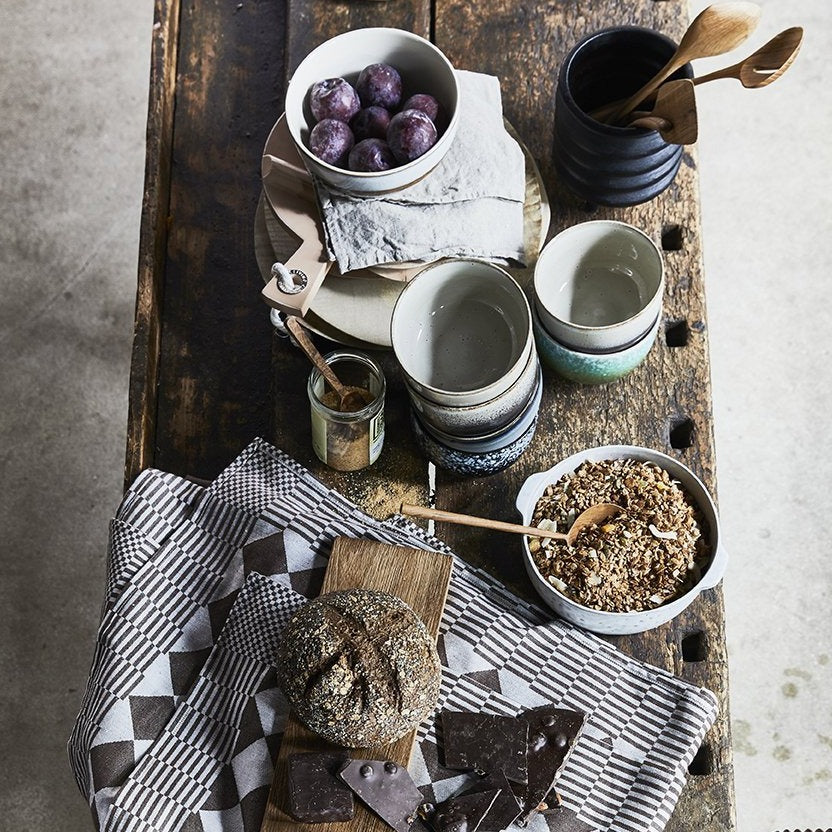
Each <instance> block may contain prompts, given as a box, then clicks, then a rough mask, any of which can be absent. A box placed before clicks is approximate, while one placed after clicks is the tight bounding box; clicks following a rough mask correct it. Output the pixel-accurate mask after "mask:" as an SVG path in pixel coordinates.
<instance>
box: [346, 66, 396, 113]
mask: <svg viewBox="0 0 832 832" xmlns="http://www.w3.org/2000/svg"><path fill="white" fill-rule="evenodd" d="M355 89H356V91H357V92H358V97H359V98H360V99H361V104H362V106H364V107H372V106H374V105H375V106H377V107H384V108H385V109H387V110H395V109H396V108H397V107H398V106H399V102H400V101H401V100H402V77H401V75H399V73H398V70H396V69H395V67H392V66H390V64H370V65H369V66H365V67H364V69H362V70H361V72H360V73H359V75H358V80H357V81H356V82H355Z"/></svg>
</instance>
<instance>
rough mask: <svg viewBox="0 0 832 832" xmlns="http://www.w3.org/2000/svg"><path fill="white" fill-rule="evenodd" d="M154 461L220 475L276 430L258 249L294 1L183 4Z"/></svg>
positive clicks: (178, 469)
mask: <svg viewBox="0 0 832 832" xmlns="http://www.w3.org/2000/svg"><path fill="white" fill-rule="evenodd" d="M180 18H181V19H180V23H179V50H178V52H179V54H178V62H177V86H176V124H175V130H174V132H173V168H172V173H171V187H170V208H169V213H168V215H167V223H168V247H167V263H166V267H165V268H166V270H165V282H164V305H163V308H162V315H161V330H162V337H161V350H160V371H159V401H158V415H157V427H156V436H155V449H154V454H153V463H154V464H155V465H157V466H159V467H162V468H165V469H166V470H170V471H174V472H177V473H188V474H193V475H196V476H200V477H205V478H210V477H212V476H214V475H215V474H217V473H218V472H219V471H220V470H221V469H222V467H223V466H224V465H226V464H227V463H228V462H229V461H230V460H231V459H233V457H234V456H235V455H236V454H237V453H239V451H240V449H241V448H242V447H243V446H244V445H245V444H246V443H247V442H248V441H249V440H251V439H252V438H253V437H254V436H257V435H262V436H269V435H270V432H271V431H270V425H271V412H272V407H271V383H272V372H271V337H272V336H271V327H270V325H269V322H268V315H267V313H266V311H265V309H264V308H263V306H262V303H261V301H260V299H259V292H260V287H261V279H260V274H259V271H258V269H257V265H256V261H255V259H254V253H253V251H252V244H251V240H252V229H253V224H254V210H255V207H256V205H257V199H258V196H259V190H260V181H259V175H258V171H259V159H260V154H261V152H262V148H263V143H264V141H265V138H266V136H267V134H268V131H269V129H270V128H271V126H272V124H273V123H274V120H275V119H276V117H277V114H278V113H279V112H280V105H281V102H282V96H283V77H284V62H283V48H282V43H283V39H284V37H285V19H284V4H283V3H281V2H278V0H265V1H264V2H260V3H244V4H234V3H226V2H222V0H210V1H209V2H205V3H200V4H198V5H197V6H194V5H187V6H183V8H182V11H181V16H180Z"/></svg>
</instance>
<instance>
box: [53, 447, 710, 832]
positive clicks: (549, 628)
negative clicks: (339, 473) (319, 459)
mask: <svg viewBox="0 0 832 832" xmlns="http://www.w3.org/2000/svg"><path fill="white" fill-rule="evenodd" d="M339 535H346V536H350V537H366V538H368V539H373V540H378V541H381V542H386V543H393V544H401V545H408V546H415V547H421V548H433V549H438V550H441V551H445V552H448V549H447V547H446V546H445V545H444V544H442V543H441V542H440V541H438V540H436V539H433V538H430V537H428V536H427V535H426V533H425V532H424V531H423V530H421V529H419V528H418V527H416V526H414V525H413V524H411V523H410V522H409V521H407V520H405V519H404V518H402V517H394V518H391V519H390V520H388V521H385V522H379V521H377V520H375V519H373V518H371V517H369V516H368V515H366V514H364V513H363V512H362V511H360V510H359V509H358V508H357V507H356V506H354V505H353V504H352V503H350V502H349V501H348V500H346V499H345V498H344V497H343V496H342V495H340V494H338V493H337V492H334V491H330V490H329V489H327V488H326V487H325V486H323V485H322V484H321V483H320V482H318V481H317V480H315V479H314V477H312V476H311V474H309V473H308V472H307V471H306V470H305V469H303V468H302V466H300V465H298V464H297V463H296V462H294V461H293V460H291V459H289V458H288V457H287V456H286V455H285V454H283V453H282V452H280V451H278V450H277V449H275V448H273V447H272V446H270V445H268V443H266V442H264V441H263V440H255V442H253V443H252V444H251V445H250V446H249V447H248V448H247V449H246V450H245V451H244V452H243V453H242V454H241V455H240V456H239V457H238V458H237V460H235V461H234V463H232V465H231V466H229V468H227V469H226V470H225V471H224V472H223V473H222V474H221V475H220V477H218V478H217V480H216V481H215V482H214V483H213V484H212V485H211V486H210V487H208V488H202V487H200V486H197V485H195V484H194V483H192V482H189V481H186V480H183V479H180V478H177V477H174V476H173V475H170V474H165V473H162V472H158V471H145V472H143V473H142V474H141V475H140V476H139V477H138V478H137V480H136V482H135V483H134V484H133V486H132V487H131V488H130V490H129V491H128V492H127V494H126V495H125V498H124V500H123V501H122V504H121V506H120V507H119V511H118V512H117V515H116V518H115V520H114V521H113V526H112V531H111V535H110V540H109V552H108V567H109V568H108V580H107V588H106V602H105V607H104V612H103V614H102V621H101V626H100V629H99V636H98V640H97V643H96V647H95V652H94V656H93V663H92V670H91V673H90V680H89V683H88V686H87V690H86V692H85V695H84V699H83V703H82V707H81V711H80V713H79V716H78V720H77V722H76V725H75V728H74V730H73V734H72V736H71V738H70V743H69V752H70V761H71V764H72V768H73V771H74V773H75V776H76V780H77V782H78V785H79V788H80V789H81V791H82V793H83V794H84V795H85V796H86V797H87V799H88V800H89V802H90V805H91V807H92V809H93V816H94V817H95V818H96V820H97V822H98V824H99V827H100V828H102V829H107V830H109V831H110V832H119V830H128V829H129V830H137V831H138V830H142V832H145V830H147V831H148V832H149V830H160V832H162V830H164V832H176V830H180V829H182V830H189V832H198V830H202V832H209V831H210V830H223V832H231V831H232V830H233V831H234V832H237V830H239V832H248V830H257V829H259V826H260V823H261V820H262V815H263V811H264V808H265V801H266V797H267V795H268V789H269V785H270V783H271V775H272V768H273V761H274V759H275V757H276V754H277V751H278V749H279V744H280V738H281V735H282V730H283V726H284V725H285V721H286V718H287V706H286V703H285V700H284V699H283V696H282V694H281V693H280V691H279V689H278V687H277V680H276V677H275V674H274V671H273V669H272V668H271V661H272V659H273V656H274V653H275V649H276V646H277V644H278V643H279V639H280V633H281V631H282V629H283V626H284V625H285V622H286V621H287V620H288V618H289V617H290V616H291V615H292V613H293V612H294V611H295V610H296V609H298V608H299V607H300V606H301V605H302V604H303V603H305V601H306V600H307V599H308V598H310V597H314V595H317V594H318V592H319V591H320V586H321V583H322V581H323V575H324V572H325V569H326V562H327V555H328V553H329V550H330V547H331V544H332V541H333V540H334V538H335V537H337V536H339ZM437 646H438V649H439V653H440V657H441V659H442V664H443V677H442V686H441V691H440V702H439V706H438V708H437V713H438V712H439V711H440V710H441V709H443V708H448V709H451V710H468V711H483V712H486V713H494V714H505V715H512V714H516V713H518V712H519V711H521V710H523V709H525V708H528V707H534V706H537V705H542V704H555V705H558V706H561V707H567V708H574V709H578V710H582V711H584V712H586V713H587V714H588V720H587V724H586V728H585V730H584V732H583V734H582V735H581V737H580V739H579V741H578V742H577V743H576V745H575V748H574V750H573V752H572V754H571V755H570V757H569V758H568V761H567V764H566V766H565V767H564V769H563V772H562V774H561V776H560V778H559V781H558V792H559V794H560V795H561V798H562V800H563V802H564V804H565V805H566V806H568V807H569V808H571V809H573V810H574V811H576V812H577V813H578V817H579V818H580V819H581V820H583V821H585V822H586V823H588V824H590V825H593V826H595V827H597V828H598V829H601V830H615V831H616V832H625V831H626V832H636V831H638V832H644V831H645V830H649V832H659V830H661V829H663V828H664V826H665V824H666V823H667V820H668V819H669V817H670V814H671V812H672V810H673V807H674V806H675V804H676V801H677V800H678V797H679V794H680V793H681V790H682V788H683V786H684V783H685V777H686V771H687V766H688V764H689V763H690V761H691V760H692V759H693V756H694V754H695V753H696V751H697V749H698V747H699V745H700V744H701V741H702V739H703V738H704V735H705V733H706V731H707V730H708V728H709V727H710V725H711V724H712V723H713V721H714V719H715V717H716V712H717V711H716V707H717V706H716V701H715V698H714V696H713V695H712V694H711V693H710V692H709V691H706V690H704V689H702V688H697V687H695V686H692V685H689V684H687V683H685V682H683V681H682V680H679V679H676V678H675V677H673V676H671V675H670V674H668V673H666V672H664V671H662V670H659V669H656V668H652V667H649V666H646V665H643V664H641V663H639V662H636V661H634V660H632V659H630V658H628V657H626V656H624V655H623V654H621V653H619V652H618V651H616V650H615V649H614V648H612V647H611V646H610V645H608V644H606V643H605V642H602V641H600V640H599V639H597V638H595V637H594V636H592V635H589V634H587V633H584V632H582V631H580V630H578V629H575V628H573V627H571V626H570V625H568V624H566V623H564V622H560V621H552V620H551V618H550V616H549V614H548V613H547V612H545V611H543V610H541V609H540V608H538V607H536V606H534V605H531V604H528V603H526V602H525V601H522V600H521V599H518V598H516V597H515V596H513V595H512V594H511V593H509V592H508V591H507V590H506V589H505V588H504V587H503V586H502V585H500V584H499V583H497V582H496V581H495V580H494V579H492V578H491V577H490V576H488V575H486V574H484V573H482V572H479V571H478V570H476V569H473V568H472V567H470V566H468V565H467V564H465V563H464V561H462V560H460V559H459V558H456V557H454V572H453V576H452V580H451V585H450V588H449V592H448V600H447V604H446V608H445V613H444V615H443V619H442V622H441V624H440V636H439V639H438V644H437ZM417 740H418V743H417V748H416V750H415V751H414V755H413V761H412V764H411V775H412V776H413V778H414V780H415V781H416V783H417V785H419V786H420V787H421V788H422V791H423V793H424V794H425V797H426V798H427V799H430V800H441V799H443V798H444V797H447V796H448V795H449V794H452V793H453V792H455V791H456V790H458V788H459V787H460V785H461V784H462V783H463V782H464V779H465V778H464V776H463V777H461V776H460V773H459V772H457V771H450V770H447V769H444V768H443V767H442V765H441V758H440V753H439V749H440V748H441V743H442V737H441V721H439V720H437V719H436V714H434V715H433V716H432V717H431V718H430V719H428V720H427V721H426V722H425V723H424V724H423V725H422V726H420V728H419V732H418V735H417ZM545 828H546V824H545V819H544V817H543V816H540V815H538V816H536V818H535V819H534V821H533V824H532V825H531V830H532V832H535V830H544V829H545Z"/></svg>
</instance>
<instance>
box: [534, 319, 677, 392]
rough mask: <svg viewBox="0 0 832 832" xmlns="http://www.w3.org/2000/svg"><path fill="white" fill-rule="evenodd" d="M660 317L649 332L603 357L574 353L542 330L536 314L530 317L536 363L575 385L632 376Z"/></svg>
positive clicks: (645, 353) (648, 348)
mask: <svg viewBox="0 0 832 832" xmlns="http://www.w3.org/2000/svg"><path fill="white" fill-rule="evenodd" d="M660 323H661V316H660V317H658V318H656V320H655V321H654V322H653V326H651V327H650V329H649V331H648V332H647V333H646V334H645V335H643V336H642V337H641V338H639V339H638V341H636V342H635V343H634V344H631V345H629V346H628V347H627V348H626V349H623V350H618V351H615V352H606V353H589V352H578V351H577V350H571V349H569V348H568V347H565V346H564V345H563V344H561V343H559V342H558V341H556V340H555V339H554V338H553V337H552V336H551V335H550V334H549V333H548V332H547V331H546V329H545V328H544V326H543V324H542V322H541V320H540V316H539V315H538V314H537V312H536V311H533V313H532V325H533V327H534V340H535V344H536V345H537V352H538V354H539V355H540V360H541V361H542V362H543V363H544V364H545V365H546V366H547V367H548V368H549V369H551V370H554V371H555V372H556V373H557V374H558V375H560V376H563V378H565V379H568V380H569V381H574V382H576V383H577V384H608V383H609V382H611V381H615V380H616V379H619V378H622V377H623V376H626V375H627V373H630V372H632V371H633V370H634V369H635V368H636V367H638V365H639V364H641V362H642V361H644V359H645V358H646V357H647V353H648V352H650V347H652V346H653V342H654V341H655V340H656V334H657V333H658V331H659V324H660Z"/></svg>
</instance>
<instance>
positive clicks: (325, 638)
mask: <svg viewBox="0 0 832 832" xmlns="http://www.w3.org/2000/svg"><path fill="white" fill-rule="evenodd" d="M277 670H278V678H279V680H280V684H281V687H282V688H283V692H284V693H285V694H286V698H287V699H288V700H289V703H290V704H291V705H292V707H293V708H294V710H295V714H296V716H297V717H298V719H299V720H300V721H301V722H302V723H303V724H304V725H305V726H306V727H307V728H309V729H310V730H311V731H314V732H315V733H317V734H319V735H321V736H322V737H324V738H325V739H327V740H329V741H330V742H333V743H336V744H337V745H344V746H347V747H350V748H356V747H364V746H370V745H378V744H386V743H388V742H392V741H393V740H396V739H398V738H399V737H401V736H402V735H404V734H406V733H407V732H408V731H409V730H411V729H413V728H415V727H416V726H417V725H418V724H419V723H420V722H422V720H423V719H425V718H426V717H427V716H428V714H430V712H431V711H432V710H433V708H434V707H435V706H436V701H437V699H438V697H439V683H440V678H441V667H440V663H439V656H438V654H437V652H436V645H435V643H434V640H433V639H432V638H431V636H430V634H429V633H428V631H427V629H426V627H425V625H424V624H423V623H422V621H421V619H420V618H419V617H418V616H417V615H416V613H414V612H413V610H412V609H411V608H410V607H409V606H408V605H407V604H406V603H405V602H404V601H402V600H401V599H400V598H397V597H396V596H394V595H389V594H388V593H385V592H376V591H374V590H366V589H351V590H344V591H339V592H330V593H328V594H326V595H322V596H320V597H319V598H316V599H314V600H312V601H310V602H309V603H308V604H306V605H305V606H303V607H302V608H301V609H300V610H298V612H297V613H295V615H294V616H293V617H292V619H291V620H290V621H289V623H288V625H287V626H286V629H285V631H284V634H283V642H282V644H281V647H280V650H279V653H278V661H277Z"/></svg>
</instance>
